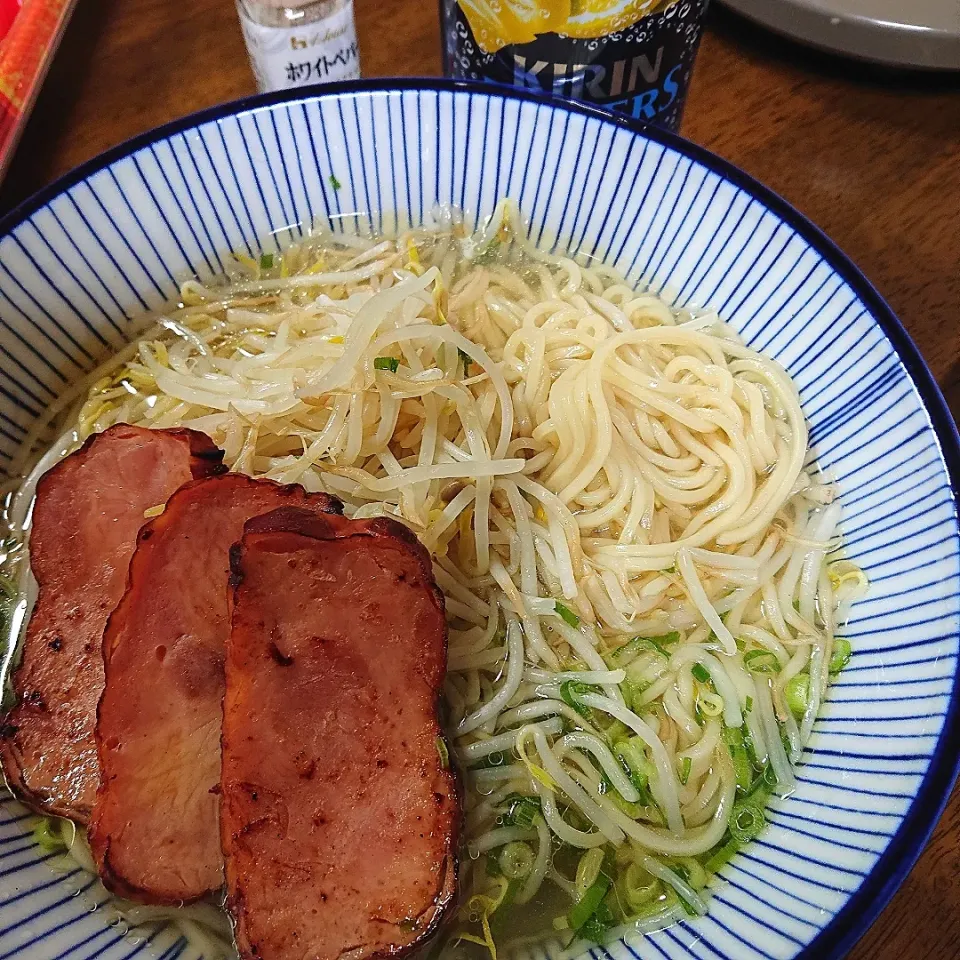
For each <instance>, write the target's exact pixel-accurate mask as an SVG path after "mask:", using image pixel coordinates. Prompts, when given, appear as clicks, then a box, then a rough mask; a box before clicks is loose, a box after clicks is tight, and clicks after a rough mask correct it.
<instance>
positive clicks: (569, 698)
mask: <svg viewBox="0 0 960 960" xmlns="http://www.w3.org/2000/svg"><path fill="white" fill-rule="evenodd" d="M589 692H590V688H589V687H588V686H587V685H586V684H585V683H580V682H578V681H577V680H564V681H563V683H561V684H560V699H561V700H563V702H564V703H565V704H566V705H567V706H568V707H573V709H574V710H576V711H577V713H579V714H580V716H581V717H586V716H589V715H590V708H589V707H586V706H584V704H583V701H581V699H580V697H582V696H583V695H584V694H585V693H589Z"/></svg>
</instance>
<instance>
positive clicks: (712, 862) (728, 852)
mask: <svg viewBox="0 0 960 960" xmlns="http://www.w3.org/2000/svg"><path fill="white" fill-rule="evenodd" d="M739 852H740V842H739V841H738V840H733V839H731V840H728V841H727V842H726V843H725V844H723V846H718V847H714V850H713V853H711V854H710V856H709V857H708V858H707V859H706V860H705V861H704V864H703V866H704V869H705V870H707V871H709V872H710V873H716V872H717V871H718V870H719V869H720V868H721V867H723V866H725V865H726V864H727V863H729V862H730V861H731V860H732V859H733V858H734V856H735V855H736V854H738V853H739Z"/></svg>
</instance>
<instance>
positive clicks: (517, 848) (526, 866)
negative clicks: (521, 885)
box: [499, 840, 534, 880]
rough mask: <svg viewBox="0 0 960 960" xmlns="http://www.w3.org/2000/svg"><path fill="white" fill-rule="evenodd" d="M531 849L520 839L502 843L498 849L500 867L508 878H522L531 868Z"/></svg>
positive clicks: (526, 875)
mask: <svg viewBox="0 0 960 960" xmlns="http://www.w3.org/2000/svg"><path fill="white" fill-rule="evenodd" d="M533 861H534V856H533V851H532V850H531V849H530V847H529V846H528V845H527V844H525V843H523V841H521V840H514V841H513V842H512V843H507V844H504V847H503V849H502V850H501V851H500V861H499V862H500V869H501V870H502V871H503V875H504V876H505V877H506V878H507V879H508V880H523V879H525V878H526V877H528V876H529V875H530V871H531V870H532V869H533Z"/></svg>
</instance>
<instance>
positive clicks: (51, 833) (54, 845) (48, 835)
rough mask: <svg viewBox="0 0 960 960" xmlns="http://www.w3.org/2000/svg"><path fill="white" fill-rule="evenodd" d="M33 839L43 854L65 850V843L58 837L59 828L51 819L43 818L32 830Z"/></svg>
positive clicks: (55, 821) (56, 822)
mask: <svg viewBox="0 0 960 960" xmlns="http://www.w3.org/2000/svg"><path fill="white" fill-rule="evenodd" d="M33 839H34V840H35V841H36V842H37V846H38V847H40V849H41V850H42V851H43V852H44V853H53V852H55V851H56V850H64V849H66V846H67V844H66V842H65V841H64V839H63V837H62V836H61V835H60V826H59V823H58V821H57V820H55V819H54V818H53V817H44V818H43V819H42V820H41V821H40V822H39V823H38V824H37V825H36V826H35V827H34V828H33Z"/></svg>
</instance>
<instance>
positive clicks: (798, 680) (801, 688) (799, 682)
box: [784, 673, 810, 720]
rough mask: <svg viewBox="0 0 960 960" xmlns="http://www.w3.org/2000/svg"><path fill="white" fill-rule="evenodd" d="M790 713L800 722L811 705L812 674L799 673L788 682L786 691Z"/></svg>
mask: <svg viewBox="0 0 960 960" xmlns="http://www.w3.org/2000/svg"><path fill="white" fill-rule="evenodd" d="M784 693H785V694H786V698H787V706H788V707H789V708H790V712H791V713H792V714H793V715H794V716H795V717H796V718H797V719H798V720H799V719H800V718H801V717H802V716H803V715H804V714H805V713H806V712H807V706H808V705H809V703H810V674H808V673H798V674H797V675H796V676H795V677H791V678H790V679H789V680H788V681H787V686H786V689H785V690H784Z"/></svg>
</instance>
